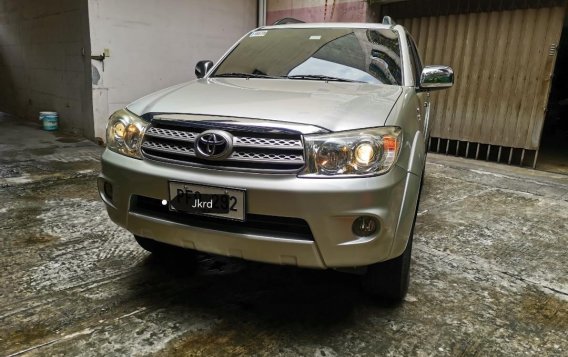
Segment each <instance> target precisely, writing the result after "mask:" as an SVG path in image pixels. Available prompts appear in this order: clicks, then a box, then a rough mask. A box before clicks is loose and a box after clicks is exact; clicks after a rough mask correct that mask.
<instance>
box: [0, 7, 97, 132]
mask: <svg viewBox="0 0 568 357" xmlns="http://www.w3.org/2000/svg"><path fill="white" fill-rule="evenodd" d="M86 5H87V3H86V1H77V0H27V1H22V0H0V80H1V83H0V111H4V112H8V113H11V114H16V115H18V116H20V117H23V118H27V119H36V118H37V117H38V112H39V111H42V110H50V111H52V110H53V111H57V112H59V114H60V124H61V126H62V127H63V129H65V130H70V131H75V132H78V133H80V134H84V135H86V136H91V135H92V114H91V106H90V102H91V95H90V94H91V93H90V86H89V85H88V82H87V81H86V79H87V78H88V76H89V73H88V68H89V67H88V66H89V61H88V60H87V59H86V58H84V57H83V56H82V53H83V49H85V51H88V46H89V39H88V18H87V6H86Z"/></svg>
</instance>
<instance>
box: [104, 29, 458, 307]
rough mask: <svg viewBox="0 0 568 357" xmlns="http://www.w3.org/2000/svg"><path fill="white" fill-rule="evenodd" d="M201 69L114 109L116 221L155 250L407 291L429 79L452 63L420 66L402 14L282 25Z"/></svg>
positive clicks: (440, 80)
mask: <svg viewBox="0 0 568 357" xmlns="http://www.w3.org/2000/svg"><path fill="white" fill-rule="evenodd" d="M195 72H196V75H197V77H198V79H197V80H195V81H192V82H189V83H184V84H180V85H177V86H175V87H171V88H168V89H164V90H162V91H159V92H157V93H154V94H151V95H149V96H146V97H144V98H142V99H140V100H138V101H136V102H134V103H132V104H131V105H129V106H128V107H127V108H125V109H123V110H119V111H117V112H116V113H114V114H113V115H112V116H111V117H110V119H109V122H108V127H107V149H106V150H105V152H104V154H103V157H102V173H101V175H100V177H99V179H98V187H99V191H100V195H101V197H102V199H103V201H104V202H105V203H106V206H107V210H108V214H109V216H110V218H111V219H112V220H113V221H114V222H116V223H117V224H118V225H120V226H122V227H124V228H126V229H127V230H129V231H130V232H132V233H133V234H134V236H135V238H136V240H137V241H138V243H139V244H140V245H141V246H142V247H143V248H145V249H147V250H149V251H150V252H153V253H157V254H159V253H163V252H165V251H168V250H169V249H171V247H172V246H176V247H182V248H186V249H189V250H194V251H202V252H209V253H214V254H220V255H225V256H231V257H238V258H243V259H248V260H253V261H259V262H266V263H273V264H285V265H294V266H299V267H307V268H319V269H326V268H333V269H338V270H352V271H358V272H362V273H363V278H362V282H363V286H364V287H366V288H367V289H368V291H370V292H371V293H373V294H375V295H378V296H380V297H381V298H386V299H393V300H400V299H402V298H403V297H404V296H405V294H406V291H407V289H408V282H409V267H410V254H411V249H412V235H413V228H414V222H415V219H416V210H417V205H418V200H419V197H420V188H421V182H422V178H423V175H424V164H425V158H426V142H427V139H428V133H429V128H430V120H431V118H430V101H429V91H432V90H437V89H442V88H448V87H450V86H451V85H452V84H453V72H452V70H451V68H449V67H443V66H430V67H424V68H423V67H422V63H421V60H420V56H419V55H418V51H417V50H416V46H415V44H414V42H413V40H412V38H411V37H410V35H409V34H408V33H407V32H406V30H405V29H404V28H403V27H402V26H398V25H394V24H386V25H383V24H364V23H356V24H355V23H353V24H288V25H278V26H267V27H262V28H259V29H256V30H254V31H251V32H250V33H248V34H246V35H245V36H244V37H243V38H242V39H241V40H240V41H238V42H237V43H236V44H235V45H234V46H233V47H232V48H231V49H230V50H229V51H228V52H227V53H226V54H225V55H224V56H223V57H222V58H221V60H220V61H219V62H218V63H217V64H213V62H211V61H201V62H199V63H198V64H197V66H196V70H195Z"/></svg>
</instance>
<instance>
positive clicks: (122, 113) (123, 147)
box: [106, 109, 149, 159]
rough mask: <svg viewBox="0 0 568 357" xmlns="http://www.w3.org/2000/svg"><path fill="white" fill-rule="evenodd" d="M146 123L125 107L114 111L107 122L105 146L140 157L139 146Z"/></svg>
mask: <svg viewBox="0 0 568 357" xmlns="http://www.w3.org/2000/svg"><path fill="white" fill-rule="evenodd" d="M148 124H149V123H148V122H146V121H144V120H143V119H142V118H139V117H138V116H136V115H134V114H132V113H131V112H129V111H128V110H126V109H121V110H119V111H117V112H115V113H114V114H113V115H111V116H110V119H109V120H108V123H107V132H106V135H107V148H109V149H110V150H112V151H115V152H117V153H119V154H123V155H126V156H130V157H134V158H137V159H141V158H142V154H141V152H140V146H141V145H142V138H143V137H144V133H145V132H146V127H147V126H148Z"/></svg>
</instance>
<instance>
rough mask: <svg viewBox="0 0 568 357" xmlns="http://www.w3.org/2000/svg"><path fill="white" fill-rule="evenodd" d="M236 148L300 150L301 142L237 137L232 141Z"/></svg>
mask: <svg viewBox="0 0 568 357" xmlns="http://www.w3.org/2000/svg"><path fill="white" fill-rule="evenodd" d="M234 145H235V146H237V147H256V148H260V147H262V148H271V149H276V150H278V149H302V148H303V147H302V141H301V140H293V139H269V138H251V137H246V136H237V137H235V140H234Z"/></svg>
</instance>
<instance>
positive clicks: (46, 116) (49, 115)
mask: <svg viewBox="0 0 568 357" xmlns="http://www.w3.org/2000/svg"><path fill="white" fill-rule="evenodd" d="M39 120H41V121H42V122H43V130H46V131H55V130H57V129H59V115H58V114H57V112H39Z"/></svg>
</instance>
